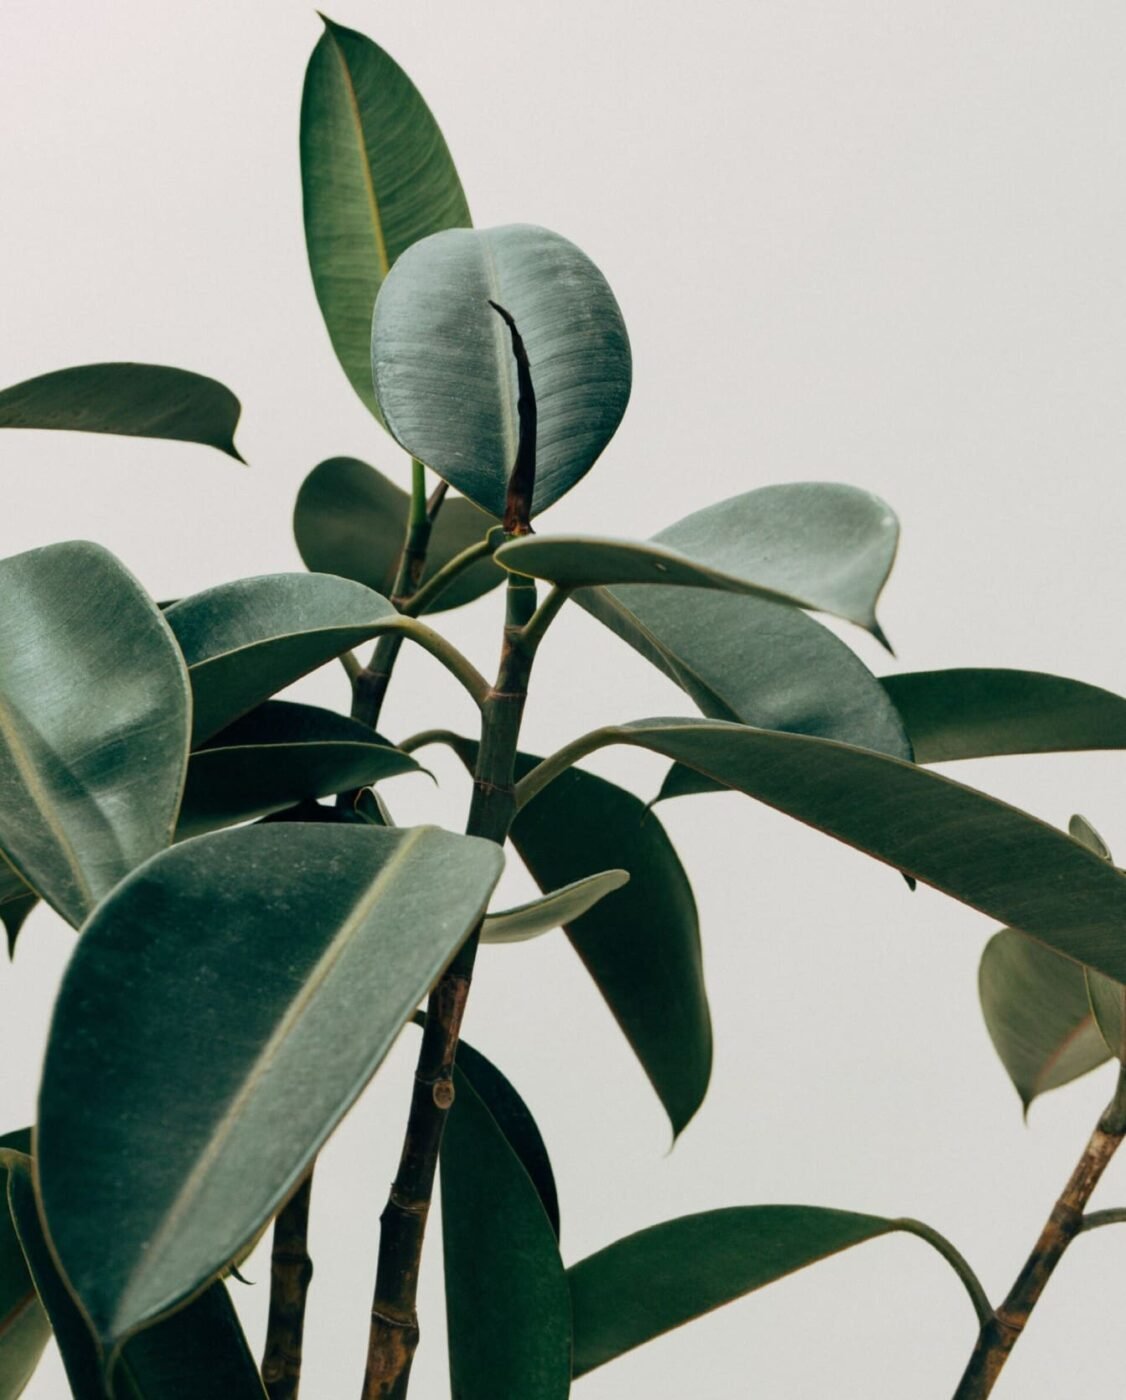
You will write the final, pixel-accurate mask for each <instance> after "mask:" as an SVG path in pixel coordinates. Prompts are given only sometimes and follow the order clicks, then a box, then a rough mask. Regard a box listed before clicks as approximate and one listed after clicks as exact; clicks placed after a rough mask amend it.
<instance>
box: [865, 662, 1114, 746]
mask: <svg viewBox="0 0 1126 1400" xmlns="http://www.w3.org/2000/svg"><path fill="white" fill-rule="evenodd" d="M883 685H884V688H885V689H886V690H887V693H888V695H889V696H890V697H891V700H892V703H893V704H894V705H895V707H896V709H897V710H898V711H899V713H900V714H901V715H902V716H903V723H904V726H905V727H906V729H907V733H908V734H909V735H910V736H911V742H912V744H913V745H914V748H915V758H916V760H917V761H918V762H919V763H944V762H946V761H948V760H950V759H957V758H989V757H992V756H994V755H996V754H1007V753H1058V752H1062V751H1065V750H1071V749H1122V748H1126V699H1123V698H1122V697H1121V696H1120V695H1115V694H1113V693H1112V692H1111V691H1109V690H1101V689H1100V688H1099V687H1098V686H1096V685H1086V684H1085V683H1084V682H1083V681H1073V680H1068V678H1067V677H1066V676H1051V675H1046V674H1044V673H1043V672H1040V671H1008V670H997V669H983V668H977V667H966V668H958V669H954V670H949V671H914V672H906V673H905V674H903V675H899V676H884V677H883Z"/></svg>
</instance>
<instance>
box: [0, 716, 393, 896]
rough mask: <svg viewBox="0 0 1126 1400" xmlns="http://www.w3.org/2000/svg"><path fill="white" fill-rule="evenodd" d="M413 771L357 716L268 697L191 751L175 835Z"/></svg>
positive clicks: (191, 833)
mask: <svg viewBox="0 0 1126 1400" xmlns="http://www.w3.org/2000/svg"><path fill="white" fill-rule="evenodd" d="M418 771H420V770H419V766H418V763H417V762H416V761H415V760H414V759H413V758H411V756H410V755H409V754H405V753H403V752H402V750H401V749H396V748H394V747H392V746H391V745H390V744H388V743H387V742H386V741H385V740H383V739H380V738H379V736H378V735H377V734H373V733H372V731H371V730H370V729H368V728H367V726H366V725H363V724H360V723H358V722H357V721H356V720H351V719H346V718H345V717H344V716H343V715H338V714H335V713H333V711H331V710H321V709H318V708H317V707H316V706H313V705H296V704H291V703H289V702H288V701H284V700H268V701H267V702H266V703H265V704H264V705H260V706H259V707H258V708H257V709H256V710H252V711H251V712H250V714H248V715H244V716H243V717H242V719H240V720H236V721H235V723H234V724H232V725H230V726H228V728H226V729H224V730H222V731H221V732H220V733H219V734H217V735H216V736H215V738H213V739H211V740H209V741H208V743H207V745H206V746H205V747H204V748H202V749H199V750H197V751H196V752H195V753H193V754H192V756H191V759H190V760H189V762H188V780H187V784H186V785H185V788H184V801H183V804H182V805H181V807H180V819H179V822H178V823H177V826H176V839H177V840H183V839H184V838H185V837H187V836H201V835H203V833H204V832H207V831H217V830H219V829H220V828H221V827H224V826H233V825H234V824H235V823H236V822H244V821H250V820H251V819H252V818H254V817H262V816H266V815H268V814H269V813H271V812H279V811H282V810H284V809H285V808H287V807H292V806H294V805H295V804H297V803H299V802H302V801H304V800H306V799H308V798H318V797H331V796H334V795H335V794H336V793H338V792H351V791H353V790H354V789H358V788H362V787H366V786H367V785H368V784H369V783H375V782H380V781H381V780H382V779H384V778H392V777H394V776H395V775H396V774H399V773H414V772H418ZM2 907H3V906H2V905H0V908H2Z"/></svg>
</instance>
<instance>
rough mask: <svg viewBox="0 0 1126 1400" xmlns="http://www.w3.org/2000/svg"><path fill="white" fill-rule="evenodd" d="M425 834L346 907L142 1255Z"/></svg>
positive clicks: (408, 838) (169, 1228)
mask: <svg viewBox="0 0 1126 1400" xmlns="http://www.w3.org/2000/svg"><path fill="white" fill-rule="evenodd" d="M426 835H427V832H426V829H425V828H423V827H419V828H417V829H416V830H414V831H412V832H410V833H408V834H407V835H405V836H404V837H403V840H402V844H401V845H400V846H399V849H398V850H397V851H396V852H395V854H394V855H393V856H392V857H391V859H390V860H389V861H388V862H387V864H386V865H385V866H384V867H383V869H382V870H381V871H380V872H379V875H378V876H377V877H376V879H375V880H374V881H373V882H372V884H371V885H369V886H368V889H367V891H366V893H365V894H364V895H363V897H362V898H361V899H360V900H359V901H358V902H357V903H356V904H355V905H353V907H352V912H351V913H350V914H349V916H348V918H347V919H346V920H345V921H344V923H343V924H341V926H340V929H339V931H338V932H337V934H336V935H335V936H334V938H333V939H332V942H331V943H330V944H329V946H328V947H327V948H326V949H325V951H324V953H322V955H321V957H320V958H319V959H318V961H317V964H316V966H315V967H314V969H313V972H312V974H311V976H310V977H308V978H307V979H306V981H305V983H304V985H303V986H302V988H301V991H300V993H299V994H298V996H297V997H295V998H294V1000H293V1001H292V1002H291V1003H290V1005H289V1006H288V1008H287V1009H286V1013H285V1015H284V1016H283V1017H282V1019H281V1020H280V1021H279V1022H278V1024H277V1027H276V1028H275V1030H274V1032H273V1034H272V1035H271V1036H270V1038H269V1040H267V1042H266V1044H265V1045H264V1046H263V1048H262V1050H261V1051H260V1052H259V1054H258V1057H257V1058H256V1059H255V1061H254V1063H253V1065H252V1066H251V1068H250V1071H249V1073H248V1074H247V1075H246V1078H245V1079H244V1080H243V1084H242V1087H241V1088H240V1089H239V1091H238V1093H237V1094H236V1095H235V1096H234V1098H233V1099H232V1100H231V1101H230V1103H229V1104H228V1105H227V1108H226V1111H225V1112H224V1114H223V1117H222V1118H221V1119H220V1120H219V1124H218V1127H217V1129H216V1131H215V1132H214V1133H212V1134H211V1136H210V1137H209V1138H208V1140H207V1145H206V1147H205V1148H204V1150H203V1152H202V1153H201V1154H200V1156H199V1158H198V1159H197V1161H196V1164H195V1166H194V1167H193V1168H192V1169H191V1171H190V1172H189V1173H188V1176H187V1178H186V1180H185V1181H184V1184H183V1186H182V1187H181V1188H180V1190H179V1191H178V1192H177V1194H176V1197H175V1199H174V1200H173V1202H172V1205H171V1208H170V1209H169V1211H168V1213H167V1214H166V1215H165V1217H164V1223H163V1224H162V1225H161V1226H160V1228H159V1229H158V1230H157V1232H156V1234H155V1235H154V1236H153V1238H152V1239H151V1240H150V1241H149V1242H148V1244H147V1245H146V1247H145V1258H146V1259H153V1258H159V1257H160V1253H161V1250H162V1249H163V1247H164V1245H165V1243H166V1242H167V1241H168V1240H169V1238H171V1237H172V1236H173V1235H174V1234H175V1232H176V1230H177V1229H178V1228H179V1226H180V1223H181V1221H182V1220H183V1218H184V1216H185V1214H186V1213H187V1212H188V1210H189V1209H190V1208H191V1206H192V1205H193V1204H194V1202H195V1199H196V1197H197V1196H198V1195H199V1192H200V1189H201V1187H202V1185H203V1180H204V1178H205V1177H206V1175H207V1173H208V1172H209V1171H210V1169H211V1167H212V1166H214V1164H215V1161H216V1159H217V1158H218V1156H219V1154H220V1152H221V1151H222V1149H223V1147H224V1146H225V1145H226V1141H227V1139H228V1138H229V1137H230V1135H231V1131H232V1130H233V1128H234V1126H235V1124H236V1122H237V1120H238V1118H239V1116H240V1115H241V1112H242V1109H243V1107H244V1106H245V1104H246V1103H247V1101H248V1100H249V1099H250V1097H251V1095H252V1094H253V1093H254V1090H255V1089H256V1088H257V1086H258V1083H259V1081H260V1080H261V1079H262V1077H263V1075H264V1074H265V1071H266V1070H267V1069H268V1068H269V1065H270V1061H271V1060H272V1058H273V1055H274V1052H275V1051H276V1050H277V1049H278V1047H279V1046H280V1045H282V1044H283V1043H284V1042H285V1040H286V1039H287V1038H288V1036H289V1035H290V1033H291V1032H292V1031H293V1029H294V1027H295V1026H296V1024H297V1022H298V1021H299V1020H300V1019H301V1017H302V1016H303V1015H304V1014H305V1011H306V1010H307V1009H308V1006H309V1004H310V1002H312V1000H313V998H314V997H315V996H316V994H317V993H318V992H319V991H320V990H321V988H322V987H323V986H324V984H325V982H326V981H327V980H328V977H329V975H330V974H331V972H332V970H333V969H334V968H335V966H336V964H337V963H338V962H339V961H340V959H341V957H342V956H343V954H344V951H345V949H346V948H347V947H348V945H349V943H350V942H351V940H352V938H353V936H354V934H355V933H356V931H357V929H358V928H359V926H360V925H361V924H362V923H363V922H364V920H365V919H366V918H367V916H368V915H369V914H370V913H371V910H372V908H373V906H374V905H375V904H376V903H377V902H378V901H379V898H380V897H381V895H382V894H383V892H384V890H385V889H386V888H387V886H388V885H389V884H390V883H391V882H392V880H393V878H394V877H395V876H396V875H397V874H398V872H399V870H400V869H401V867H402V865H403V863H404V861H405V860H406V859H407V857H408V855H409V854H410V852H411V851H412V850H413V848H414V847H415V846H416V845H417V844H418V842H419V841H420V840H422V839H423V837H424V836H426ZM142 1262H143V1261H142ZM139 1272H141V1270H140V1269H134V1270H133V1272H132V1273H131V1274H130V1276H129V1278H128V1280H127V1281H126V1283H125V1286H124V1287H123V1288H122V1290H121V1299H122V1302H121V1304H120V1305H119V1306H118V1312H119V1313H120V1312H121V1310H122V1307H123V1306H124V1303H125V1301H126V1299H127V1298H128V1296H129V1292H130V1290H131V1289H132V1288H133V1286H134V1284H135V1282H136V1279H137V1275H138V1273H139Z"/></svg>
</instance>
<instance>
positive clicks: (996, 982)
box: [978, 928, 1110, 1112]
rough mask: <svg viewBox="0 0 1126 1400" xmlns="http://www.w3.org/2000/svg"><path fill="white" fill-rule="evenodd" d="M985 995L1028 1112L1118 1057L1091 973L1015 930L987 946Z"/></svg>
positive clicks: (981, 977)
mask: <svg viewBox="0 0 1126 1400" xmlns="http://www.w3.org/2000/svg"><path fill="white" fill-rule="evenodd" d="M978 992H979V995H980V997H981V1010H982V1014H983V1015H984V1017H985V1025H986V1029H987V1030H988V1031H989V1038H990V1040H992V1042H993V1046H994V1049H995V1050H996V1051H997V1054H998V1055H999V1056H1000V1059H1001V1063H1002V1064H1003V1065H1004V1066H1005V1069H1006V1070H1007V1071H1008V1075H1009V1078H1010V1079H1011V1080H1012V1081H1013V1086H1014V1087H1015V1089H1016V1091H1017V1093H1018V1094H1019V1095H1020V1101H1021V1103H1022V1104H1023V1105H1024V1108H1025V1112H1027V1111H1028V1107H1029V1105H1030V1104H1031V1103H1032V1101H1033V1099H1035V1098H1036V1097H1037V1096H1038V1095H1039V1094H1043V1093H1046V1092H1047V1090H1049V1089H1055V1088H1058V1087H1059V1086H1060V1085H1061V1084H1069V1083H1070V1082H1071V1081H1072V1080H1073V1079H1078V1078H1079V1076H1080V1075H1081V1074H1086V1073H1087V1071H1088V1070H1092V1069H1095V1068H1097V1066H1099V1065H1102V1064H1105V1063H1106V1061H1107V1060H1108V1059H1109V1058H1110V1056H1109V1054H1108V1053H1107V1048H1106V1046H1105V1045H1104V1044H1103V1041H1102V1037H1101V1036H1100V1035H1099V1032H1098V1028H1097V1027H1096V1025H1095V1023H1094V1020H1093V1018H1092V1016H1091V1008H1090V1006H1089V1005H1088V1003H1087V986H1086V983H1085V981H1084V978H1083V969H1082V968H1081V967H1080V966H1079V964H1078V963H1075V962H1072V961H1071V959H1070V958H1065V957H1062V956H1061V955H1060V954H1059V953H1053V952H1052V950H1051V949H1050V948H1045V947H1044V945H1043V944H1041V943H1034V942H1033V941H1032V939H1031V938H1026V937H1025V936H1024V934H1022V933H1018V932H1017V931H1016V930H1015V929H1008V928H1007V929H1001V930H1000V931H999V932H998V933H995V934H994V935H993V937H992V938H991V939H990V940H989V942H988V943H987V944H986V945H985V951H984V953H982V956H981V968H980V970H979V972H978Z"/></svg>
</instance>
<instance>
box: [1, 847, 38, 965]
mask: <svg viewBox="0 0 1126 1400" xmlns="http://www.w3.org/2000/svg"><path fill="white" fill-rule="evenodd" d="M38 903H39V896H38V895H37V894H36V893H35V892H34V891H33V890H31V889H29V888H28V886H27V885H26V884H24V882H23V881H22V880H21V879H20V877H19V876H18V875H17V874H16V872H15V871H14V870H13V869H12V867H11V866H10V865H9V864H8V862H7V861H6V860H5V859H4V856H3V853H2V852H0V923H2V924H3V925H4V931H5V933H6V934H7V935H8V956H9V957H13V956H14V955H15V951H16V939H17V938H18V937H19V932H20V929H21V928H23V925H24V920H25V919H26V918H27V916H28V915H29V914H30V913H31V911H32V910H33V909H34V908H35V906H36V905H37V904H38Z"/></svg>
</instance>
